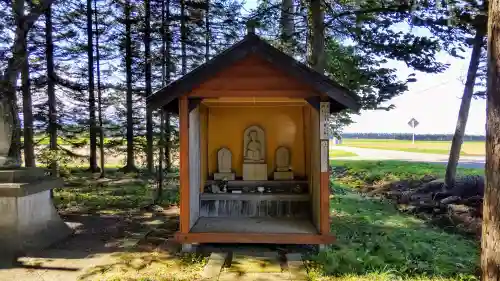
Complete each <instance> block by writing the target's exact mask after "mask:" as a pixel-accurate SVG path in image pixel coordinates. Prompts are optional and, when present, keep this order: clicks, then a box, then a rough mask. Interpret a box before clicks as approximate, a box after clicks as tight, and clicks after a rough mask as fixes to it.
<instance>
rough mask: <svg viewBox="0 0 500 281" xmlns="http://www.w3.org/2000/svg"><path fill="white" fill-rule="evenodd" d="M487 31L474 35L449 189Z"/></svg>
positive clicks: (447, 180) (453, 144)
mask: <svg viewBox="0 0 500 281" xmlns="http://www.w3.org/2000/svg"><path fill="white" fill-rule="evenodd" d="M485 32H486V31H485V30H484V29H483V28H481V27H479V28H478V29H477V30H476V36H475V37H474V43H473V47H472V54H471V57H470V62H469V69H468V71H467V80H466V81H465V86H464V94H463V96H462V102H461V103H460V110H459V111H458V119H457V126H456V128H455V134H454V135H453V140H452V142H451V149H450V157H449V159H448V165H447V166H446V176H445V184H446V188H448V189H452V188H453V187H454V186H455V178H456V175H457V165H458V160H459V159H460V150H461V149H462V142H463V139H464V134H465V127H466V126H467V119H468V117H469V109H470V103H471V100H472V95H473V94H474V84H475V82H476V75H477V68H478V66H479V61H480V59H481V50H482V49H483V41H484V36H485Z"/></svg>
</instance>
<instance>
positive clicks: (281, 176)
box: [274, 171, 293, 181]
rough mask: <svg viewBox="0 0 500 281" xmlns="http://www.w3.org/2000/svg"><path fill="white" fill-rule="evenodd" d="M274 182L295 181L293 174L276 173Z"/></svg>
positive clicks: (289, 172)
mask: <svg viewBox="0 0 500 281" xmlns="http://www.w3.org/2000/svg"><path fill="white" fill-rule="evenodd" d="M274 180H277V181H279V180H293V172H292V171H288V172H274Z"/></svg>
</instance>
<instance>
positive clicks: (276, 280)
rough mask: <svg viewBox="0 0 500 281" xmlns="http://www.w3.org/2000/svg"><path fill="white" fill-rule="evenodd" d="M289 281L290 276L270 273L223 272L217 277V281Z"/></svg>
mask: <svg viewBox="0 0 500 281" xmlns="http://www.w3.org/2000/svg"><path fill="white" fill-rule="evenodd" d="M234 280H238V281H290V280H293V279H290V274H288V272H286V273H272V272H248V273H242V272H223V273H221V275H220V276H219V281H234Z"/></svg>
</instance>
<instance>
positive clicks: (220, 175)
mask: <svg viewBox="0 0 500 281" xmlns="http://www.w3.org/2000/svg"><path fill="white" fill-rule="evenodd" d="M224 179H226V180H228V181H234V180H235V179H236V174H235V173H214V180H224Z"/></svg>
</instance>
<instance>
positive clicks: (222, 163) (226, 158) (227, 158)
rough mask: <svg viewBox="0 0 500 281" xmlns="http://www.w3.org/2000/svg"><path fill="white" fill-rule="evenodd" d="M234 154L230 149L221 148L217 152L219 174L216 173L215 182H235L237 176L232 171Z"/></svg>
mask: <svg viewBox="0 0 500 281" xmlns="http://www.w3.org/2000/svg"><path fill="white" fill-rule="evenodd" d="M232 157H233V154H232V153H231V151H230V150H229V149H228V148H225V147H223V148H221V149H219V150H218V151H217V170H218V171H217V172H216V173H214V180H235V177H236V174H235V173H233V172H232V171H231V167H232V164H231V163H232Z"/></svg>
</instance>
